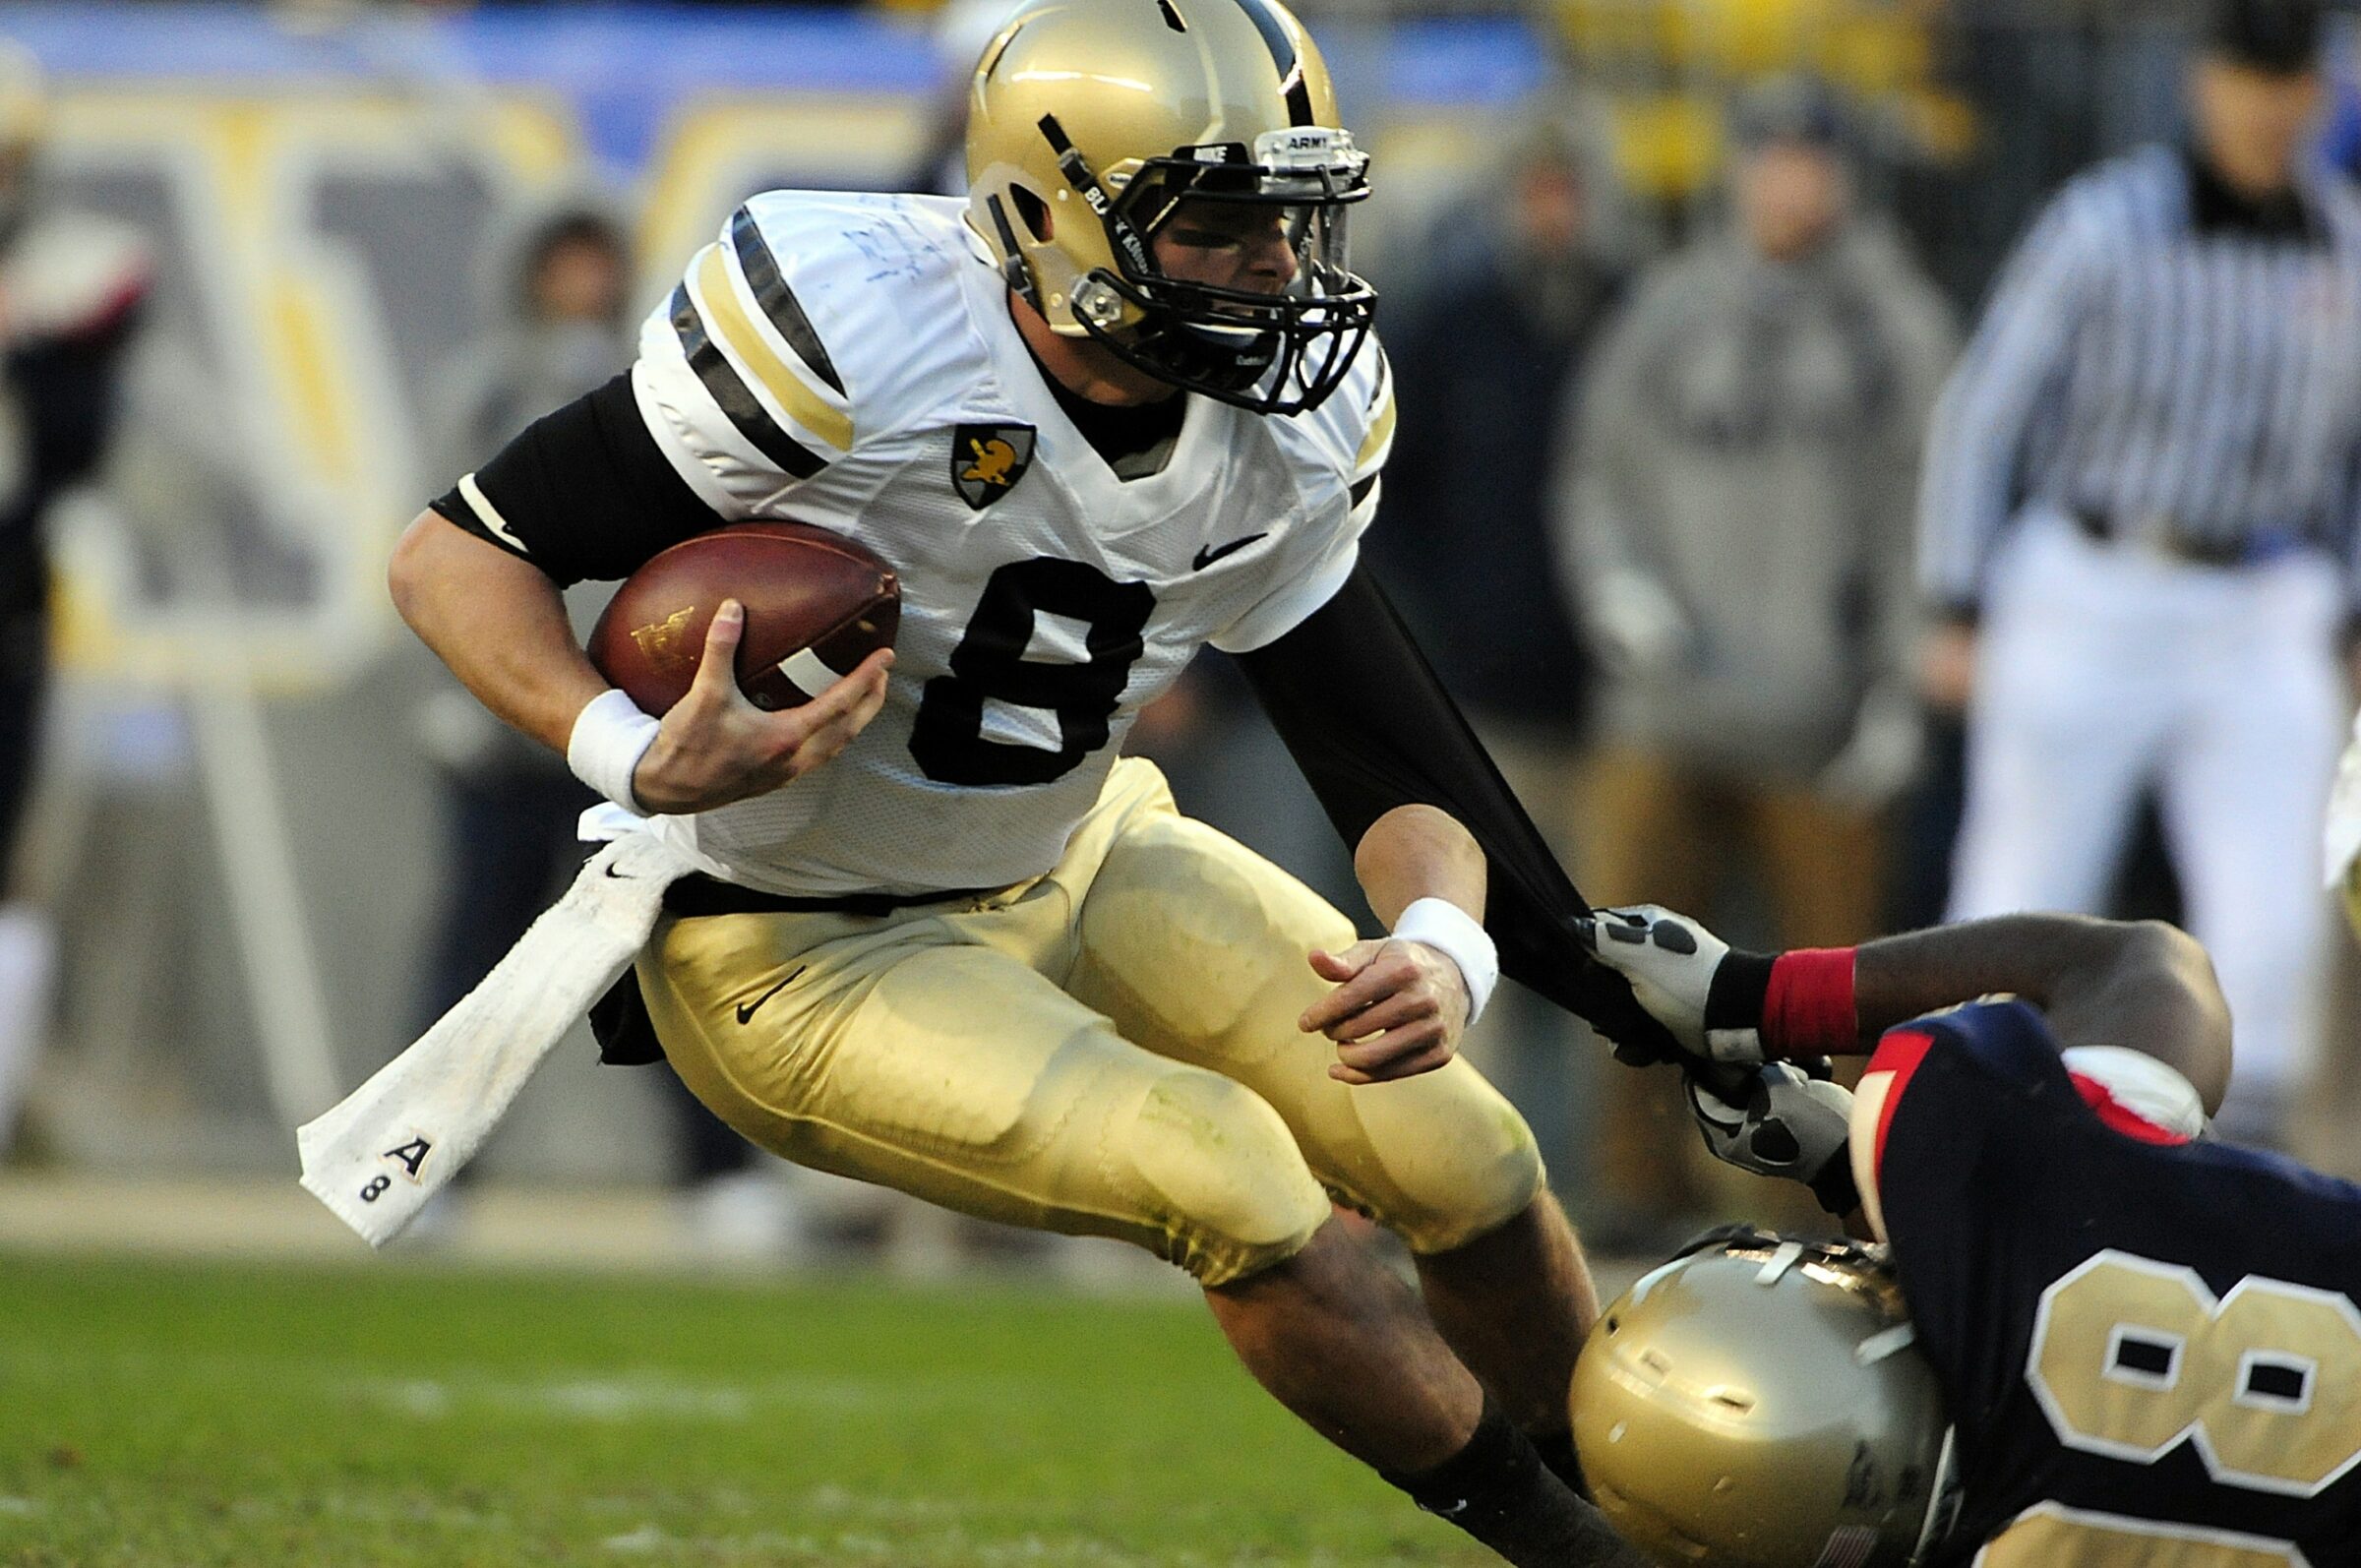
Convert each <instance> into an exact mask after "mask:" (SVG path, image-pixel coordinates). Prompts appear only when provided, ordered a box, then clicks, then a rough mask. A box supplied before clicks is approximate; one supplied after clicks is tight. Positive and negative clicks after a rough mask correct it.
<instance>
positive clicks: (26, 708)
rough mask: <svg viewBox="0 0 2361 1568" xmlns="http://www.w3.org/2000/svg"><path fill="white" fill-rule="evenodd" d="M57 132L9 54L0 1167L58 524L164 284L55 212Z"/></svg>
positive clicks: (13, 1093) (1, 515)
mask: <svg viewBox="0 0 2361 1568" xmlns="http://www.w3.org/2000/svg"><path fill="white" fill-rule="evenodd" d="M46 121H47V92H46V90H45V88H44V85H43V83H42V79H41V72H40V67H39V66H38V64H37V63H35V61H34V60H33V58H32V56H31V55H30V54H29V53H27V52H26V51H25V50H24V49H23V48H21V47H19V46H18V45H16V44H14V43H9V42H6V41H5V40H0V900H6V901H0V1153H4V1152H5V1151H6V1150H7V1148H8V1145H9V1141H10V1137H11V1135H12V1133H13V1132H14V1130H15V1126H16V1119H17V1105H18V1100H19V1097H20V1096H21V1094H22V1092H23V1089H24V1085H25V1081H26V1078H27V1076H28V1074H29V1073H30V1070H31V1066H32V1058H33V1055H34V1053H35V1052H36V1051H37V1050H38V1049H39V1047H40V1045H41V1041H42V1038H43V1036H44V1035H45V1033H46V1031H47V1026H48V1020H49V993H50V981H51V977H52V975H53V973H54V971H55V967H56V938H55V936H54V935H53V934H52V932H51V931H50V927H49V918H48V915H47V913H46V912H45V911H42V910H39V909H35V908H33V907H31V906H30V904H27V903H24V902H21V901H17V900H15V899H14V898H13V897H11V896H10V895H11V894H12V893H13V891H14V889H13V886H12V885H11V878H12V877H13V876H14V874H15V873H16V871H17V865H16V862H17V850H18V847H19V846H18V838H19V833H20V830H21V828H22V827H23V824H24V816H25V808H26V803H27V800H28V798H29V796H30V793H31V788H32V782H33V775H34V772H35V765H36V763H37V761H38V750H39V743H40V732H41V718H42V709H43V707H44V705H45V702H46V698H47V695H48V690H49V624H50V602H49V600H50V591H49V590H50V583H49V550H48V537H47V529H46V521H47V518H48V514H49V508H50V503H51V502H53V501H55V500H56V499H57V497H58V495H59V493H60V492H62V491H64V490H66V489H68V488H69V487H71V486H73V485H76V484H79V483H81V482H82V481H84V480H86V479H88V478H89V477H91V474H92V473H94V472H95V471H96V469H97V468H98V465H99V463H100V461H101V460H102V459H103V458H104V456H105V454H106V451H107V447H108V443H109V441H110V439H111V437H112V435H113V432H114V416H115V408H116V401H117V393H118V389H119V386H120V382H121V379H122V378H121V371H122V362H123V355H124V349H125V348H126V347H127V346H128V344H129V343H130V341H131V339H132V333H133V328H134V325H135V324H136V322H137V320H138V318H139V315H140V309H141V306H142V305H143V304H144V303H145V301H146V299H147V297H148V283H149V265H148V248H147V244H146V242H145V241H144V240H143V239H142V238H141V237H140V236H139V235H138V234H136V233H134V232H133V231H132V230H130V229H128V228H126V227H124V226H123V225H121V224H118V223H115V222H112V221H110V220H107V219H104V218H100V217H96V216H92V215H90V214H87V213H81V212H72V211H62V210H59V209H57V208H55V207H54V206H52V205H51V204H49V203H48V202H46V201H45V200H44V199H43V193H42V185H41V171H40V166H39V152H40V146H41V139H42V135H43V132H44V130H45V129H46Z"/></svg>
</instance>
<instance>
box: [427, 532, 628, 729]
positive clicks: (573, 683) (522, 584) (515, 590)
mask: <svg viewBox="0 0 2361 1568" xmlns="http://www.w3.org/2000/svg"><path fill="white" fill-rule="evenodd" d="M387 583H388V586H389V587H390V588H391V589H392V591H393V606H394V608H395V609H396V610H398V611H399V612H400V614H401V618H402V620H403V621H405V622H407V623H408V624H409V627H410V630H411V631H413V632H415V633H418V637H419V639H420V640H421V641H423V642H424V643H425V644H426V645H427V646H428V647H430V648H432V649H433V650H434V651H435V655H436V656H437V657H438V658H440V659H441V660H442V661H443V662H444V663H445V664H447V665H449V666H450V667H451V671H452V673H453V674H454V675H455V676H457V677H458V678H459V681H460V684H462V685H463V686H465V687H466V688H467V690H468V691H470V692H472V693H474V694H475V695H476V698H477V700H479V701H481V702H482V703H483V704H484V705H485V706H486V707H488V708H490V709H491V710H492V711H493V712H494V713H496V714H498V715H499V716H500V717H501V718H502V719H504V720H506V721H507V722H508V723H510V724H512V725H514V726H515V728H517V729H518V730H521V731H522V732H523V733H525V734H526V735H529V736H531V737H533V738H534V739H535V740H537V741H540V742H541V743H542V744H543V745H545V746H548V747H549V748H551V749H552V750H553V751H556V752H559V753H561V754H562V753H564V752H565V750H566V742H567V738H568V737H569V735H570V734H571V733H572V732H573V729H574V721H575V716H576V715H578V714H579V713H580V712H581V710H582V705H583V704H584V703H586V702H588V701H589V700H590V699H591V698H592V697H594V696H596V695H598V694H599V693H601V692H603V691H605V690H606V689H607V683H606V681H605V680H604V679H603V678H602V677H601V676H600V675H599V673H598V672H597V671H596V670H594V669H592V668H591V666H590V661H589V660H588V659H587V658H585V657H584V656H583V654H582V650H581V647H580V645H579V644H578V643H576V642H575V638H574V628H573V626H572V624H571V623H570V622H569V621H568V620H567V618H566V605H565V601H564V599H563V598H562V597H561V596H560V595H559V593H558V589H557V586H556V584H554V583H552V582H551V581H550V580H549V578H548V577H546V576H544V575H543V574H542V573H541V571H540V569H539V568H537V567H535V566H533V565H532V564H531V563H530V562H527V561H520V560H518V559H517V558H516V557H515V556H513V555H510V554H509V553H508V552H507V551H505V550H502V549H501V548H500V547H498V546H497V545H494V544H491V543H488V542H487V541H485V540H482V539H478V538H477V537H475V536H474V535H473V534H471V533H468V532H467V531H466V530H465V529H463V528H460V527H458V526H457V525H455V524H454V523H453V522H451V521H450V520H449V519H447V518H445V517H443V516H442V515H441V514H440V513H434V512H426V513H420V514H419V516H418V517H417V519H416V520H415V521H413V522H412V523H411V524H410V526H409V527H408V529H407V530H405V531H404V532H403V534H402V536H401V538H400V540H399V541H398V542H397V543H396V544H395V545H394V547H393V561H392V564H391V566H390V567H389V569H388V572H387Z"/></svg>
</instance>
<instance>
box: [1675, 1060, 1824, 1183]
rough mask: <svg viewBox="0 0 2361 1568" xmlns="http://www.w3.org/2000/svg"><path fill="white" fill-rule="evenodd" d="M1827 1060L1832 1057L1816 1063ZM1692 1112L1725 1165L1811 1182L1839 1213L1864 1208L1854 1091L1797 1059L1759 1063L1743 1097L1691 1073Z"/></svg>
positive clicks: (1688, 1086) (1686, 1081)
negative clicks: (1855, 1174) (1857, 1178)
mask: <svg viewBox="0 0 2361 1568" xmlns="http://www.w3.org/2000/svg"><path fill="white" fill-rule="evenodd" d="M1814 1065H1815V1066H1825V1065H1826V1058H1821V1060H1820V1061H1819V1062H1817V1063H1815V1064H1814ZM1683 1086H1684V1087H1685V1088H1686V1090H1687V1092H1688V1097H1689V1111H1690V1113H1691V1115H1693V1116H1695V1117H1696V1120H1697V1130H1698V1131H1699V1132H1700V1133H1702V1134H1703V1135H1704V1137H1705V1146H1706V1147H1707V1148H1708V1149H1711V1150H1712V1151H1713V1154H1714V1158H1715V1159H1717V1160H1720V1161H1721V1162H1722V1163H1723V1164H1725V1165H1733V1166H1736V1167H1737V1168H1738V1169H1739V1170H1741V1171H1751V1172H1753V1173H1754V1174H1755V1175H1756V1176H1784V1177H1786V1179H1787V1180H1790V1181H1800V1182H1802V1183H1803V1184H1804V1185H1805V1186H1807V1187H1809V1188H1811V1190H1812V1196H1813V1197H1815V1198H1818V1199H1819V1200H1820V1206H1821V1207H1822V1208H1823V1209H1826V1210H1827V1211H1828V1212H1829V1213H1831V1214H1840V1215H1841V1214H1849V1213H1851V1212H1852V1211H1853V1210H1854V1209H1856V1208H1858V1207H1859V1206H1860V1201H1861V1198H1860V1193H1859V1191H1858V1189H1857V1188H1856V1187H1855V1186H1854V1184H1853V1179H1852V1154H1851V1136H1852V1091H1851V1090H1849V1089H1846V1088H1845V1087H1844V1086H1843V1085H1842V1084H1838V1083H1832V1082H1829V1081H1827V1079H1826V1078H1824V1077H1815V1076H1813V1075H1811V1074H1810V1073H1807V1072H1805V1071H1804V1070H1803V1068H1801V1067H1798V1066H1796V1065H1795V1064H1794V1063H1792V1062H1785V1061H1775V1062H1772V1063H1770V1064H1769V1065H1767V1066H1763V1067H1759V1068H1757V1069H1755V1071H1754V1072H1753V1074H1752V1075H1751V1076H1750V1077H1749V1078H1748V1079H1747V1080H1746V1082H1745V1085H1744V1089H1743V1093H1742V1095H1731V1096H1725V1095H1722V1094H1718V1093H1716V1092H1715V1091H1714V1090H1713V1089H1712V1088H1709V1087H1708V1086H1707V1085H1706V1084H1705V1083H1704V1082H1702V1081H1700V1079H1699V1077H1698V1075H1697V1074H1696V1073H1693V1072H1692V1073H1687V1074H1684V1085H1683Z"/></svg>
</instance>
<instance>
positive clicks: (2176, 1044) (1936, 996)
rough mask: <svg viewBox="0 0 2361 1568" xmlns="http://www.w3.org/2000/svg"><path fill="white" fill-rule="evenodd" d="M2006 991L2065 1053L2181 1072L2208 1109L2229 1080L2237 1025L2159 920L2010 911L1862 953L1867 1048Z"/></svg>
mask: <svg viewBox="0 0 2361 1568" xmlns="http://www.w3.org/2000/svg"><path fill="white" fill-rule="evenodd" d="M1995 993H2007V994H2010V995H2017V996H2021V997H2023V998H2024V999H2026V1000H2027V1001H2029V1002H2031V1003H2032V1004H2033V1005H2035V1006H2037V1007H2039V1008H2040V1009H2041V1011H2042V1012H2043V1014H2044V1015H2046V1016H2047V1018H2048V1019H2049V1024H2050V1028H2051V1031H2052V1032H2053V1033H2054V1034H2055V1035H2056V1036H2057V1039H2058V1043H2059V1044H2060V1045H2061V1046H2065V1047H2073V1046H2123V1047H2127V1048H2129V1049H2131V1050H2134V1051H2140V1052H2145V1053H2146V1054H2148V1055H2151V1056H2154V1057H2156V1058H2158V1059H2159V1060H2161V1061H2164V1062H2165V1063H2167V1064H2168V1065H2170V1066H2172V1067H2174V1068H2176V1069H2177V1070H2178V1071H2179V1072H2180V1073H2181V1074H2182V1076H2184V1077H2186V1078H2188V1079H2189V1081H2190V1082H2191V1083H2192V1084H2193V1085H2195V1086H2196V1088H2197V1091H2198V1094H2199V1097H2200V1098H2201V1099H2203V1100H2204V1101H2205V1103H2206V1105H2207V1106H2208V1108H2209V1109H2210V1108H2211V1107H2213V1106H2214V1105H2216V1104H2218V1103H2219V1100H2220V1096H2221V1090H2222V1087H2223V1085H2224V1084H2225V1083H2226V1081H2227V1079H2228V1076H2229V1056H2230V1021H2229V1009H2228V1007H2227V1005H2226V1004H2225V1003H2224V1002H2223V1000H2222V996H2221V988H2220V986H2219V984H2218V983H2217V982H2216V981H2215V980H2214V978H2213V969H2212V964H2211V962H2210V960H2209V959H2208V958H2207V957H2206V953H2205V949H2204V948H2202V947H2200V946H2199V945H2198V944H2197V942H2196V941H2194V940H2193V939H2191V938H2190V937H2189V936H2188V935H2186V934H2184V933H2182V932H2180V931H2178V930H2175V929H2174V928H2173V927H2170V926H2167V925H2163V924H2162V923H2160V922H2156V921H2144V922H2140V923H2136V924H2134V923H2126V922H2121V921H2108V920H2094V919H2091V918H2089V917H2088V916H2083V915H2003V916H2000V917H1997V918H1995V919H1992V920H1978V921H1968V922H1966V923H1963V924H1961V925H1956V926H1938V927H1935V928H1933V929H1932V930H1929V931H1922V932H1913V933H1911V934H1909V935H1902V936H1887V937H1882V938H1880V939H1879V940H1876V941H1873V942H1868V943H1866V944H1864V945H1863V946H1862V947H1860V948H1859V949H1858V951H1857V952H1856V954H1855V956H1854V963H1853V1006H1854V1010H1855V1012H1856V1014H1857V1016H1858V1018H1859V1022H1860V1034H1861V1041H1862V1046H1863V1049H1867V1048H1868V1047H1869V1046H1871V1045H1873V1044H1874V1043H1875V1042H1876V1040H1877V1038H1878V1036H1880V1035H1881V1034H1883V1033H1884V1032H1885V1031H1886V1030H1887V1029H1889V1028H1892V1027H1893V1026H1894V1025H1896V1024H1899V1023H1903V1022H1905V1021H1907V1020H1908V1019H1911V1018H1915V1017H1917V1016H1919V1015H1920V1014H1922V1013H1927V1012H1932V1011H1934V1010H1936V1009H1937V1008H1941V1007H1949V1006H1953V1005H1955V1004H1957V1003H1959V1002H1963V1001H1968V1000H1971V999H1973V998H1975V997H1977V996H1982V995H1992V994H1995Z"/></svg>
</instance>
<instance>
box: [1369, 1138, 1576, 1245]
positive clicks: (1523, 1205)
mask: <svg viewBox="0 0 2361 1568" xmlns="http://www.w3.org/2000/svg"><path fill="white" fill-rule="evenodd" d="M1501 1109H1502V1110H1503V1111H1505V1112H1506V1115H1505V1116H1497V1117H1495V1118H1493V1119H1492V1120H1491V1121H1490V1123H1489V1124H1488V1125H1487V1126H1486V1128H1485V1129H1484V1135H1481V1136H1469V1137H1459V1138H1446V1137H1437V1138H1435V1139H1434V1140H1433V1142H1432V1145H1431V1147H1427V1148H1422V1149H1420V1150H1418V1151H1417V1152H1416V1155H1415V1158H1414V1159H1413V1160H1412V1161H1410V1162H1407V1163H1405V1164H1404V1165H1401V1166H1397V1168H1396V1169H1395V1172H1394V1174H1395V1176H1397V1178H1398V1180H1399V1191H1398V1193H1397V1195H1396V1197H1395V1199H1394V1200H1393V1202H1391V1203H1390V1204H1389V1205H1388V1207H1387V1212H1385V1213H1382V1214H1379V1215H1377V1216H1376V1218H1377V1220H1378V1221H1379V1222H1380V1223H1381V1224H1383V1225H1384V1226H1385V1227H1386V1229H1388V1230H1390V1231H1392V1232H1393V1233H1394V1234H1395V1235H1396V1236H1400V1237H1401V1238H1402V1240H1403V1242H1404V1244H1405V1245H1407V1246H1408V1247H1409V1248H1410V1249H1411V1250H1412V1251H1413V1252H1417V1253H1420V1254H1422V1255H1431V1254H1433V1253H1436V1252H1449V1251H1452V1250H1453V1249H1455V1248H1458V1247H1463V1246H1466V1245H1467V1244H1468V1243H1469V1242H1471V1241H1474V1240H1476V1239H1478V1238H1479V1237H1481V1236H1489V1235H1490V1234H1491V1233H1492V1232H1494V1231H1496V1230H1498V1229H1499V1228H1500V1227H1502V1226H1504V1225H1506V1224H1507V1223H1508V1222H1509V1221H1511V1220H1513V1219H1515V1218H1516V1217H1517V1216H1518V1215H1520V1214H1523V1213H1524V1212H1525V1211H1526V1210H1527V1209H1528V1208H1530V1207H1532V1205H1533V1200H1534V1199H1535V1198H1536V1197H1538V1196H1540V1195H1541V1190H1542V1184H1543V1178H1544V1176H1543V1170H1542V1151H1541V1147H1540V1145H1539V1144H1537V1143H1535V1141H1534V1137H1533V1129H1532V1128H1531V1127H1529V1126H1527V1125H1526V1124H1525V1118H1524V1117H1523V1116H1518V1115H1517V1114H1516V1113H1515V1112H1514V1111H1513V1110H1509V1109H1508V1107H1507V1104H1506V1102H1505V1101H1504V1102H1502V1106H1501Z"/></svg>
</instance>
